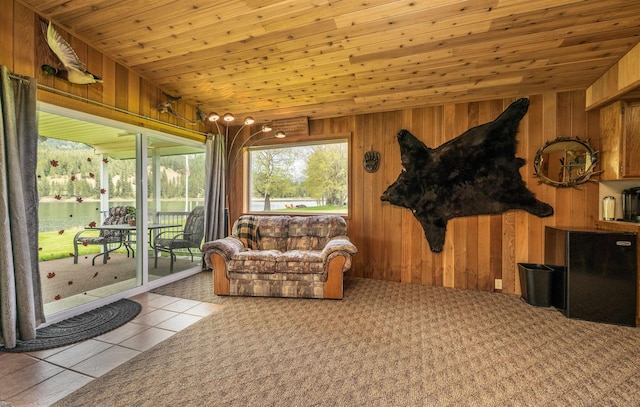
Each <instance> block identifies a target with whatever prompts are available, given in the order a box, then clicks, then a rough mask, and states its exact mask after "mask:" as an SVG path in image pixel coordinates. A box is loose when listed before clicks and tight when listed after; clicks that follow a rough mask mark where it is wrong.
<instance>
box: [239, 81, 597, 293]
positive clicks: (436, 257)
mask: <svg viewBox="0 0 640 407" xmlns="http://www.w3.org/2000/svg"><path fill="white" fill-rule="evenodd" d="M522 96H526V97H529V98H530V101H531V105H530V107H529V112H528V113H527V115H526V116H525V117H524V119H523V120H522V121H521V123H520V129H519V133H518V142H519V144H518V153H517V155H518V156H519V157H522V158H524V159H526V161H527V164H526V165H525V166H524V167H522V169H521V171H520V173H521V174H522V177H523V179H524V180H525V182H526V183H527V186H528V188H529V189H531V190H532V191H533V192H534V193H535V194H536V197H537V198H538V199H540V200H542V201H544V202H546V203H548V204H550V205H551V206H553V208H554V210H555V214H554V215H553V216H552V217H549V218H545V219H540V218H537V217H535V216H533V215H530V214H528V213H526V212H523V211H511V212H507V213H505V214H502V215H493V216H472V217H467V218H458V219H454V220H452V221H450V222H449V225H448V228H447V235H446V242H445V247H444V250H443V251H442V253H438V254H434V253H432V252H431V251H430V249H429V246H428V244H427V242H426V239H425V237H424V234H423V231H422V228H421V226H420V224H419V222H418V221H417V220H416V219H415V218H414V217H413V215H412V213H411V212H410V211H409V210H408V209H403V208H399V207H396V206H393V205H391V204H389V203H388V202H382V201H380V196H381V195H382V192H383V191H384V190H385V189H386V188H387V186H388V185H389V184H391V183H392V182H393V181H394V180H395V179H396V178H397V176H398V174H399V173H400V171H401V163H400V148H399V146H398V143H397V140H396V133H397V132H398V130H400V129H402V128H405V129H407V130H409V131H411V132H412V133H413V134H414V135H415V136H416V137H418V138H419V139H421V140H422V141H423V142H424V143H425V144H427V145H428V146H430V147H437V146H438V145H440V144H442V143H444V142H445V141H448V140H451V139H452V138H454V137H456V136H458V135H460V134H461V133H463V132H464V131H466V130H467V129H469V128H471V127H473V126H476V125H478V124H482V123H486V122H488V121H491V120H493V119H495V118H496V117H497V116H498V115H499V114H500V113H501V112H502V111H503V110H504V109H505V108H506V107H507V106H508V105H509V104H510V103H511V102H513V101H514V100H515V99H497V100H490V101H482V102H474V103H460V104H452V105H444V106H437V107H426V108H421V109H410V110H404V111H395V112H387V113H373V114H365V115H357V116H348V117H340V118H332V119H324V120H311V121H310V133H311V135H310V136H309V139H312V138H314V137H316V138H319V137H326V136H328V135H331V134H344V133H351V134H352V156H351V197H350V201H349V206H350V210H351V214H350V217H349V219H348V223H349V236H350V237H351V239H352V240H353V242H354V243H355V245H356V246H357V247H358V250H359V253H358V255H357V256H356V257H355V259H354V263H353V267H352V270H351V272H350V273H349V274H351V275H353V276H359V277H366V278H373V279H382V280H391V281H402V282H407V283H416V284H427V285H435V286H445V287H455V288H462V289H472V290H481V291H493V290H494V286H495V285H494V280H495V279H502V284H503V288H502V292H506V293H516V294H519V293H520V284H519V279H518V267H517V263H520V262H525V263H539V262H543V260H544V259H543V249H544V227H545V226H547V225H558V226H560V225H562V226H567V225H570V226H593V225H594V221H595V220H596V219H597V217H598V205H599V201H598V184H597V183H595V182H590V183H587V184H585V185H583V186H580V187H579V188H567V189H558V188H554V187H551V186H548V185H545V184H540V183H539V182H538V179H537V178H536V177H535V176H534V169H533V159H534V156H535V154H536V152H537V151H538V149H539V148H540V147H542V146H543V145H544V144H545V142H546V141H548V140H553V139H555V138H556V137H580V138H581V139H585V138H590V139H591V140H590V141H591V143H592V144H593V146H594V148H595V149H596V150H597V149H598V148H599V140H598V138H599V136H598V134H599V114H598V112H597V111H595V112H586V111H585V108H584V106H585V92H570V93H546V94H543V95H522ZM285 140H286V139H285ZM371 149H373V150H376V151H379V152H380V155H381V163H380V169H379V170H378V171H377V172H375V173H368V172H366V171H365V170H364V168H363V165H362V158H363V156H364V153H365V152H366V151H369V150H371ZM238 179H241V176H240V174H235V180H232V182H231V185H232V186H233V190H232V191H231V193H230V196H231V199H230V204H231V217H232V219H234V218H235V217H236V216H237V215H238V214H239V213H240V212H241V210H242V208H241V200H240V199H237V198H236V197H239V196H242V195H241V183H240V182H236V180H238Z"/></svg>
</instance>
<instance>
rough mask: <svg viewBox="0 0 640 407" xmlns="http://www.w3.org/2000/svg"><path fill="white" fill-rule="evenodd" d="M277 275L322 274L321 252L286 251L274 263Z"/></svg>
mask: <svg viewBox="0 0 640 407" xmlns="http://www.w3.org/2000/svg"><path fill="white" fill-rule="evenodd" d="M276 262H277V263H276V271H277V272H278V273H300V274H321V273H323V272H324V263H323V262H322V252H319V251H316V250H288V251H286V252H284V253H282V254H280V255H279V256H278V258H277V261H276Z"/></svg>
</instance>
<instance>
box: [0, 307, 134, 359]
mask: <svg viewBox="0 0 640 407" xmlns="http://www.w3.org/2000/svg"><path fill="white" fill-rule="evenodd" d="M141 309H142V306H141V305H140V304H138V303H137V302H135V301H131V300H128V299H125V298H123V299H121V300H118V301H116V302H113V303H111V304H107V305H104V306H102V307H100V308H96V309H94V310H91V311H87V312H85V313H83V314H80V315H76V316H75V317H71V318H69V319H65V320H64V321H60V322H57V323H55V324H51V325H49V326H46V327H44V328H41V329H38V330H37V331H36V338H35V339H31V340H29V341H20V340H18V341H17V343H16V347H15V348H11V349H9V348H5V347H4V346H3V345H0V351H1V352H33V351H37V350H43V349H51V348H59V347H61V346H66V345H71V344H73V343H76V342H81V341H84V340H86V339H90V338H94V337H96V336H99V335H102V334H104V333H106V332H109V331H111V330H113V329H116V328H118V327H120V326H122V325H124V324H126V323H127V322H129V321H131V320H132V319H133V318H135V317H136V316H137V315H138V314H139V313H140V310H141Z"/></svg>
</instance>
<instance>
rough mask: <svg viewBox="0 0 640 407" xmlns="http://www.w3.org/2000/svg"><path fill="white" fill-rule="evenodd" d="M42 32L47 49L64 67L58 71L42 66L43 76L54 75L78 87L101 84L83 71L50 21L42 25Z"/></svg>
mask: <svg viewBox="0 0 640 407" xmlns="http://www.w3.org/2000/svg"><path fill="white" fill-rule="evenodd" d="M42 31H43V32H44V33H45V36H46V38H47V44H49V48H51V51H53V53H54V54H56V56H57V57H58V59H59V60H60V62H61V63H62V65H63V66H64V68H60V69H58V68H55V67H53V66H51V65H46V64H45V65H42V70H43V71H44V72H45V74H49V75H54V76H57V77H58V78H62V79H65V80H67V81H69V82H71V83H75V84H78V85H88V84H91V83H102V78H100V77H99V76H96V75H94V74H92V73H91V72H89V71H87V70H86V69H85V65H84V63H83V62H82V61H80V59H79V58H78V55H76V53H75V51H74V50H73V48H71V45H69V43H68V42H67V41H65V39H64V38H62V37H61V36H60V34H59V33H58V32H57V31H56V29H55V28H53V24H51V21H49V24H48V25H47V24H46V23H45V22H43V23H42Z"/></svg>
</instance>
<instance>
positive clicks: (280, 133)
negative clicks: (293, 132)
mask: <svg viewBox="0 0 640 407" xmlns="http://www.w3.org/2000/svg"><path fill="white" fill-rule="evenodd" d="M274 137H275V138H285V137H287V135H286V134H285V132H284V131H282V130H278V131H276V134H275V135H274Z"/></svg>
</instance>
